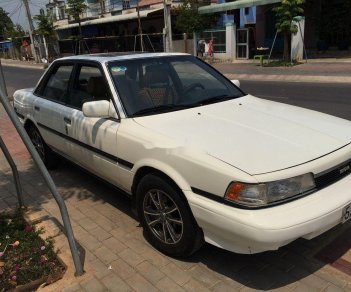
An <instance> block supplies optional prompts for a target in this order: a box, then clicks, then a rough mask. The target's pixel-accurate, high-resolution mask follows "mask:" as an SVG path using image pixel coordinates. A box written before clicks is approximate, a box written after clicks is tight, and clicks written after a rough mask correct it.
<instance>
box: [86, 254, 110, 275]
mask: <svg viewBox="0 0 351 292" xmlns="http://www.w3.org/2000/svg"><path fill="white" fill-rule="evenodd" d="M90 266H91V269H92V270H93V272H94V275H95V276H96V277H97V278H98V279H101V278H104V277H106V276H107V275H110V274H113V270H110V269H109V266H110V265H106V264H105V263H103V262H102V261H101V260H100V259H98V258H96V259H95V260H92V261H91V262H90Z"/></svg>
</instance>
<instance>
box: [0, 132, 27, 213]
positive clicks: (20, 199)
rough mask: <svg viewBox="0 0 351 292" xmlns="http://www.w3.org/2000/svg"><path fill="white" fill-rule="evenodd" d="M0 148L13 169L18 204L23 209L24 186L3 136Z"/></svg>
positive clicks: (0, 139)
mask: <svg viewBox="0 0 351 292" xmlns="http://www.w3.org/2000/svg"><path fill="white" fill-rule="evenodd" d="M0 148H1V150H2V152H3V153H4V155H5V157H6V160H7V162H8V163H9V165H10V167H11V169H12V174H13V179H14V181H15V186H16V192H17V198H18V203H19V206H20V207H21V208H22V207H23V206H24V202H23V193H22V186H21V182H20V179H19V175H18V170H17V166H16V164H15V162H14V161H13V159H12V157H11V154H10V152H9V151H8V150H7V147H6V145H5V143H4V141H3V140H2V138H1V136H0Z"/></svg>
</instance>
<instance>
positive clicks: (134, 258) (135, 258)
mask: <svg viewBox="0 0 351 292" xmlns="http://www.w3.org/2000/svg"><path fill="white" fill-rule="evenodd" d="M118 255H119V256H120V257H121V258H122V259H123V260H124V261H125V262H126V263H128V264H129V265H130V266H132V267H136V266H137V265H139V264H140V263H142V262H143V261H145V258H143V257H142V256H141V255H139V254H136V253H135V252H134V251H133V250H131V249H130V248H127V249H125V250H124V251H122V252H120V253H119V254H118Z"/></svg>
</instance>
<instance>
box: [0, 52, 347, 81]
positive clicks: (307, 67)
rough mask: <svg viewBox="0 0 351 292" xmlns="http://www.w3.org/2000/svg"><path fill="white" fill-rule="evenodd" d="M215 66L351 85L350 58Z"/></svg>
mask: <svg viewBox="0 0 351 292" xmlns="http://www.w3.org/2000/svg"><path fill="white" fill-rule="evenodd" d="M1 62H2V64H3V65H4V66H11V67H20V68H31V69H41V70H43V64H35V63H33V62H22V61H18V60H4V59H2V61H1ZM213 66H214V67H215V68H216V69H218V70H219V71H220V72H222V73H223V74H225V75H226V76H227V77H228V78H229V79H239V80H255V81H285V82H317V83H318V82H321V83H348V84H351V58H350V59H342V60H339V59H327V60H324V59H318V60H310V61H308V63H303V64H301V65H298V66H294V67H261V66H259V64H257V63H256V64H255V63H253V61H252V60H245V61H237V62H235V63H214V64H213Z"/></svg>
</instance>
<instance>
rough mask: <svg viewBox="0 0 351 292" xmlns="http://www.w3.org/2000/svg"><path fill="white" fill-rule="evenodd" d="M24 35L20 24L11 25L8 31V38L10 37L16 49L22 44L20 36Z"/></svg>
mask: <svg viewBox="0 0 351 292" xmlns="http://www.w3.org/2000/svg"><path fill="white" fill-rule="evenodd" d="M25 35H26V33H25V32H24V29H23V27H22V26H21V25H20V24H16V25H14V26H13V27H12V29H11V31H10V32H9V38H11V41H12V44H13V46H14V47H15V48H16V49H19V48H20V47H21V46H22V38H23V37H24V36H25Z"/></svg>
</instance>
